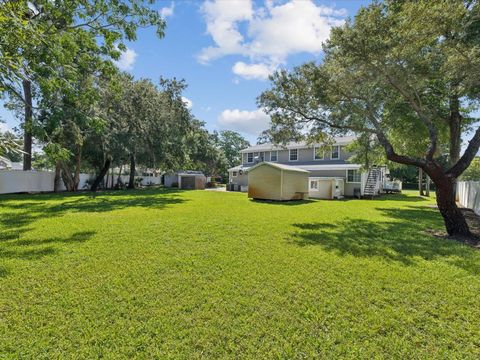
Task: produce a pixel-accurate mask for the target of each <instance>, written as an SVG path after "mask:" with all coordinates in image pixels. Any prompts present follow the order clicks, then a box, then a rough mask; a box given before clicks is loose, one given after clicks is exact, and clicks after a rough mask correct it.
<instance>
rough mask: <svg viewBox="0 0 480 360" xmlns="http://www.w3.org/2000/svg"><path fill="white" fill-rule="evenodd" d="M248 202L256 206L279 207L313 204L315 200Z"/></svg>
mask: <svg viewBox="0 0 480 360" xmlns="http://www.w3.org/2000/svg"><path fill="white" fill-rule="evenodd" d="M250 201H252V202H254V203H257V204H265V205H280V206H298V205H307V204H311V203H314V202H315V201H316V200H311V199H308V200H263V199H250Z"/></svg>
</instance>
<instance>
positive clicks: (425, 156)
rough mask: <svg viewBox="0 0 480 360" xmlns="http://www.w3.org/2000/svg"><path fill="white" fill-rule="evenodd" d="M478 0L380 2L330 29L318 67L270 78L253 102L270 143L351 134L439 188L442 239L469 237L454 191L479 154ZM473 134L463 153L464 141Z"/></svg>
mask: <svg viewBox="0 0 480 360" xmlns="http://www.w3.org/2000/svg"><path fill="white" fill-rule="evenodd" d="M479 10H480V5H479V3H478V2H477V1H471V2H468V1H461V0H448V1H387V2H386V3H375V4H372V5H370V6H368V7H366V8H362V9H361V10H360V11H359V12H358V14H357V15H356V16H355V18H354V20H349V21H347V22H346V23H345V24H344V25H343V26H340V27H336V28H333V29H332V31H331V35H330V39H329V40H328V41H327V43H326V44H325V45H324V51H325V57H324V60H323V62H322V63H320V64H314V63H307V64H304V65H302V66H299V67H297V68H295V69H293V70H292V71H290V72H288V71H279V72H277V73H275V74H274V75H273V76H272V77H271V82H272V87H271V89H269V90H267V91H265V92H264V93H263V94H262V95H261V96H260V97H259V99H258V104H259V106H261V107H263V108H265V110H266V111H267V112H268V113H269V114H270V115H271V118H272V129H271V130H270V132H269V133H270V134H271V135H272V137H273V138H274V139H275V140H276V141H285V140H289V139H291V138H298V137H300V136H303V134H304V133H305V130H306V129H307V130H308V135H307V137H310V138H311V139H312V140H314V139H315V138H318V137H321V136H322V135H324V134H325V133H327V134H339V133H346V132H349V133H355V134H357V135H360V136H361V137H362V138H363V139H370V140H371V141H372V142H373V143H378V145H379V146H381V147H382V148H383V150H384V152H385V155H386V158H387V159H388V160H390V161H393V162H396V163H400V164H405V165H414V166H416V167H419V168H421V169H422V170H423V171H424V172H425V173H426V174H428V176H429V177H430V178H431V179H432V181H433V182H434V183H435V185H436V194H437V197H436V199H437V204H438V208H439V210H440V212H441V214H442V216H443V219H444V221H445V226H446V229H447V232H448V234H450V235H456V236H463V237H468V238H471V233H470V230H469V228H468V225H467V223H466V221H465V219H464V217H463V215H462V213H461V211H460V210H459V209H458V208H457V206H456V203H455V183H456V180H457V179H458V177H459V176H460V175H461V174H462V173H463V172H464V171H465V169H466V168H467V167H468V166H469V164H470V163H471V161H472V159H473V158H474V157H475V155H476V154H477V152H478V150H479V147H480V128H479V127H478V125H477V124H476V123H477V121H478V119H477V118H474V114H475V112H474V111H475V110H476V109H478V104H479V89H480V86H479V85H480V42H479V34H480V31H479V29H480V25H479V21H480V15H479ZM467 134H472V135H470V136H471V140H470V141H469V143H468V146H467V147H466V150H465V151H464V153H463V154H461V141H462V136H467Z"/></svg>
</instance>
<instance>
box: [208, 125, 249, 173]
mask: <svg viewBox="0 0 480 360" xmlns="http://www.w3.org/2000/svg"><path fill="white" fill-rule="evenodd" d="M213 136H214V138H215V142H216V143H217V146H218V147H219V148H220V149H221V150H222V151H223V153H224V154H225V158H226V161H227V166H228V167H229V168H231V167H234V166H236V165H238V164H240V163H241V162H242V157H241V155H240V150H243V149H245V148H247V147H249V146H250V143H249V142H248V141H247V140H246V139H245V138H244V137H243V136H242V135H240V134H239V133H238V132H236V131H232V130H223V131H220V132H216V131H215V132H214V133H213Z"/></svg>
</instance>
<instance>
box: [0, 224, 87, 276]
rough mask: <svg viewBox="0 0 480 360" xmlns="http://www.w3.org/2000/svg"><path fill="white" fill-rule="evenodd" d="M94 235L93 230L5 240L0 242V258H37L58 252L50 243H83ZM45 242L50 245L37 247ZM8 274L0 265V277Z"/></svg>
mask: <svg viewBox="0 0 480 360" xmlns="http://www.w3.org/2000/svg"><path fill="white" fill-rule="evenodd" d="M94 235H95V232H94V231H81V232H76V233H74V234H72V235H71V236H67V237H59V236H55V237H50V238H45V239H24V240H16V241H7V242H4V243H2V244H0V259H4V260H6V259H10V260H11V259H17V260H38V259H41V258H43V257H45V256H49V255H54V254H57V253H58V251H59V249H58V248H57V247H55V246H52V245H55V244H78V243H83V242H85V241H87V240H89V239H90V238H91V237H92V236H94ZM46 244H48V245H50V246H48V247H38V246H42V245H46ZM8 274H9V272H8V271H7V269H6V268H4V267H0V277H5V276H7V275H8Z"/></svg>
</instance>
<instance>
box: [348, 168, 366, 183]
mask: <svg viewBox="0 0 480 360" xmlns="http://www.w3.org/2000/svg"><path fill="white" fill-rule="evenodd" d="M349 171H356V172H358V174H359V175H360V181H348V172H349ZM354 176H355V175H354ZM345 182H346V183H347V184H361V183H362V173H361V172H360V170H359V169H347V170H345Z"/></svg>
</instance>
